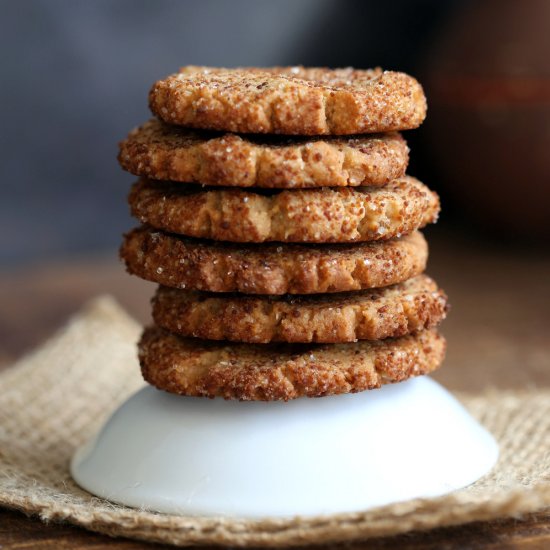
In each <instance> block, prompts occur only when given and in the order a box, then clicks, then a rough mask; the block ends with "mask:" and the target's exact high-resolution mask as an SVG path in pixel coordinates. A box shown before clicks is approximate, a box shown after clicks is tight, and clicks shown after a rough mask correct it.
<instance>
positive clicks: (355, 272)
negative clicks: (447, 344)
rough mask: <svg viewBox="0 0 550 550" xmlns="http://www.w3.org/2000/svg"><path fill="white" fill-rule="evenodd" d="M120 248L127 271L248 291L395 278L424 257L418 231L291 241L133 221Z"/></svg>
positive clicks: (370, 284)
mask: <svg viewBox="0 0 550 550" xmlns="http://www.w3.org/2000/svg"><path fill="white" fill-rule="evenodd" d="M120 255H121V257H122V259H123V260H124V262H125V263H126V269H127V270H128V272H129V273H132V274H134V275H137V276H138V277H141V278H142V279H146V280H148V281H154V282H156V283H159V284H161V285H164V286H169V287H174V288H183V289H189V290H205V291H210V292H243V293H247V294H277V295H279V294H313V293H324V292H344V291H349V290H361V289H365V288H375V287H382V286H388V285H391V284H395V283H399V282H401V281H404V280H406V279H409V278H410V277H413V276H415V275H418V274H420V273H422V272H423V271H424V269H425V267H426V261H427V259H428V246H427V243H426V240H425V239H424V237H423V236H422V234H420V233H419V232H415V233H413V234H411V235H409V236H405V237H402V238H401V239H395V240H391V241H386V242H379V243H356V244H352V245H346V244H334V245H307V246H306V245H297V244H269V245H266V244H264V245H261V246H256V245H254V244H248V245H237V244H232V243H217V242H205V241H198V240H193V239H186V238H182V237H179V236H176V235H170V234H166V233H163V232H161V231H156V230H154V229H152V228H149V227H145V226H144V227H139V228H137V229H134V230H133V231H130V232H129V233H127V234H126V235H125V237H124V241H123V244H122V247H121V249H120Z"/></svg>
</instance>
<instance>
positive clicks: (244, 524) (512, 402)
mask: <svg viewBox="0 0 550 550" xmlns="http://www.w3.org/2000/svg"><path fill="white" fill-rule="evenodd" d="M139 331H140V327H139V326H138V324H137V323H136V322H135V321H134V320H133V319H131V318H130V317H128V315H127V314H126V313H125V312H124V311H123V310H122V309H121V308H120V307H119V306H118V305H117V304H116V303H115V302H114V301H113V300H112V299H110V298H105V297H104V298H99V299H97V300H94V301H93V302H92V303H90V304H89V305H88V306H87V307H85V308H84V310H83V311H82V312H81V313H79V314H78V315H77V316H75V317H74V318H73V319H72V320H71V321H70V323H69V324H68V325H67V326H66V327H65V328H64V329H63V330H61V331H60V332H59V333H58V334H57V335H56V336H54V337H53V338H52V339H51V340H50V341H49V342H47V343H46V344H45V345H44V346H42V347H41V348H40V349H38V350H37V351H35V352H34V353H32V354H30V355H28V356H27V357H24V358H23V359H21V360H20V361H19V362H18V363H17V364H16V365H15V366H14V367H13V368H11V369H8V370H7V371H6V372H4V373H3V374H2V375H1V376H0V390H1V392H0V505H4V506H7V507H10V508H15V509H18V510H22V511H24V512H26V513H29V514H37V515H39V516H40V517H41V518H42V519H43V520H63V521H68V522H71V523H74V524H76V525H80V526H82V527H85V528H87V529H91V530H93V531H98V532H101V533H107V534H110V535H121V536H126V537H132V538H136V539H143V540H149V541H159V542H166V543H172V544H177V545H192V544H223V545H234V546H249V545H250V546H252V545H254V546H286V545H297V544H309V543H328V542H336V541H350V540H357V539H365V538H368V537H373V536H382V535H391V534H397V533H403V532H405V531H410V530H418V529H429V528H432V527H436V526H444V525H456V524H459V523H465V522H470V521H475V520H488V519H493V518H499V517H505V516H517V515H520V514H522V513H526V512H532V511H536V510H540V509H542V508H545V507H546V506H550V483H549V481H550V465H549V462H550V456H549V447H550V445H549V443H550V390H548V389H544V390H533V391H530V392H529V393H515V392H493V393H489V394H487V395H477V396H471V395H461V396H460V398H461V399H462V401H463V402H464V403H465V404H466V406H467V407H468V409H469V410H470V411H471V412H472V413H473V415H474V416H476V417H477V418H478V419H479V420H480V421H481V422H482V423H483V424H484V425H485V426H486V427H487V428H488V429H489V430H490V431H491V432H492V433H493V434H494V435H495V437H496V438H497V439H498V441H499V444H500V448H501V456H500V460H499V462H498V465H497V466H496V467H495V469H494V470H493V471H492V472H491V474H489V475H488V476H486V477H485V478H483V479H481V480H480V481H478V482H477V483H475V484H474V485H472V486H470V487H468V488H467V489H463V490H460V491H457V492H455V493H453V494H451V495H449V496H445V497H441V498H435V499H419V500H414V501H409V502H404V503H401V504H396V505H391V506H385V507H381V508H377V509H373V510H369V511H367V512H357V513H352V514H341V515H337V516H328V517H318V518H314V519H300V518H296V519H291V520H286V519H269V518H267V519H265V520H261V521H252V520H240V519H230V518H204V517H181V516H172V515H165V514H155V513H151V512H145V511H142V510H133V509H130V508H125V507H122V506H117V505H114V504H111V503H109V502H106V501H103V500H100V499H98V498H95V497H93V496H91V495H90V494H88V493H86V492H85V491H83V490H81V489H79V488H78V487H77V486H76V485H75V483H74V482H73V481H72V479H71V477H70V474H69V460H70V458H71V456H72V454H73V452H74V450H75V448H76V447H77V446H78V445H80V444H81V443H82V442H84V441H85V440H87V439H88V438H89V437H90V436H91V435H92V434H94V433H95V432H96V430H97V429H98V428H99V426H100V425H101V423H102V422H103V421H104V420H105V418H106V417H107V416H108V415H109V414H110V413H111V411H113V409H114V408H115V407H116V406H117V405H118V404H119V403H121V402H122V401H123V400H124V399H125V398H126V397H128V395H129V394H131V393H133V392H134V391H135V390H136V389H137V388H138V387H140V385H142V383H143V382H142V381H141V378H140V375H139V369H138V366H137V361H136V351H135V342H136V339H137V337H138V334H139Z"/></svg>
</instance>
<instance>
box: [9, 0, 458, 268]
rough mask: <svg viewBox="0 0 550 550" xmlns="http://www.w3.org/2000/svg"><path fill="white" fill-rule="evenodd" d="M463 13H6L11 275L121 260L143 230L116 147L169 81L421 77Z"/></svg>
mask: <svg viewBox="0 0 550 550" xmlns="http://www.w3.org/2000/svg"><path fill="white" fill-rule="evenodd" d="M457 3H458V2H450V1H449V2H442V1H438V0H432V1H428V0H424V1H405V0H400V1H389V2H380V1H379V0H378V1H374V2H371V1H354V0H273V1H262V0H232V1H229V0H187V1H186V0H179V1H175V0H138V1H136V0H134V1H129V0H96V1H89V0H88V1H84V0H28V1H18V0H13V1H3V2H1V3H0V52H1V56H2V72H1V75H2V76H1V87H0V106H1V107H0V109H1V120H2V122H1V137H0V139H1V143H0V155H1V158H0V161H1V162H0V181H1V189H0V265H3V266H7V265H12V266H13V265H18V264H23V263H29V262H35V261H42V260H45V259H57V258H60V257H66V256H75V255H77V256H78V255H85V254H87V253H96V252H100V251H101V252H103V251H104V252H105V253H112V254H113V255H114V254H115V251H116V248H117V247H118V244H119V241H120V233H121V232H123V231H124V230H126V229H128V228H130V227H131V226H132V225H133V222H132V221H131V220H130V218H129V216H128V213H127V206H126V200H125V195H126V193H127V190H128V186H129V185H130V183H131V182H132V180H133V178H132V177H131V176H130V175H128V174H125V173H123V172H122V171H121V170H120V169H119V168H118V166H117V163H116V159H115V157H116V152H117V147H116V143H117V141H118V140H120V139H121V138H123V137H124V136H125V135H126V133H127V132H128V131H129V130H130V129H131V128H132V127H133V126H135V125H137V124H139V123H141V122H143V121H144V120H146V119H147V118H148V117H149V116H150V115H149V113H148V110H147V105H146V103H147V92H148V90H149V88H150V86H151V84H152V83H153V82H154V81H155V80H156V79H158V78H161V77H163V76H165V75H167V74H169V73H171V72H174V71H175V70H176V69H177V68H178V67H179V66H181V65H186V64H206V65H208V64H210V65H218V66H236V65H273V64H283V65H284V64H299V63H302V64H305V65H327V66H342V65H354V66H357V67H370V66H373V65H382V66H383V67H384V68H388V69H399V70H405V71H411V72H413V74H414V73H415V71H416V69H417V66H418V64H419V63H420V61H421V60H422V58H423V56H425V54H426V50H427V49H428V48H429V43H430V38H431V36H432V35H433V33H434V31H435V30H437V27H438V25H439V23H440V21H442V20H444V19H445V18H446V17H449V14H450V13H451V8H453V6H455V5H456V4H457ZM414 139H415V138H414V137H412V139H410V140H409V141H410V142H411V145H412V146H413V147H414ZM418 158H420V157H418ZM413 161H415V157H414V156H413ZM415 162H416V163H417V166H416V167H415V166H414V164H413V168H416V172H415V173H416V174H417V175H421V172H422V163H421V159H420V160H416V161H415ZM419 172H420V174H419Z"/></svg>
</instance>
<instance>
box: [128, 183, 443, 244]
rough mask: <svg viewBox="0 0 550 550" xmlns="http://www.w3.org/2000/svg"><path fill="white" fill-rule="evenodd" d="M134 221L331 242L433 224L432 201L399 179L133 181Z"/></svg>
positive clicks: (203, 232) (418, 186) (209, 234)
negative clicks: (295, 185)
mask: <svg viewBox="0 0 550 550" xmlns="http://www.w3.org/2000/svg"><path fill="white" fill-rule="evenodd" d="M128 201H129V203H130V207H131V210H132V214H133V215H134V216H135V217H136V218H138V219H139V220H140V221H141V222H143V223H146V224H148V225H151V226H152V227H156V228H157V229H162V230H164V231H168V232H171V233H177V234H180V235H187V236H190V237H196V238H202V239H214V240H217V241H232V242H254V243H262V242H266V241H277V242H309V243H333V242H354V241H375V240H386V239H391V238H393V237H396V236H397V237H398V236H400V235H406V234H408V233H411V232H412V231H414V230H415V229H418V228H420V227H424V226H425V225H426V224H428V223H430V222H434V221H436V219H437V216H438V213H439V198H438V196H437V195H436V194H435V193H433V192H432V191H430V190H429V189H428V188H427V187H426V186H425V185H424V184H422V183H421V182H419V181H418V180H416V179H415V178H412V177H410V176H405V177H403V178H399V179H396V180H394V181H392V182H391V183H389V184H388V185H385V186H384V187H353V188H351V187H339V188H329V187H324V188H322V189H299V190H289V191H277V192H273V191H269V192H260V191H259V190H255V191H250V190H241V189H212V188H210V189H200V188H199V189H197V190H189V187H182V185H180V184H177V183H171V182H158V181H153V180H146V179H143V180H140V181H138V182H137V183H136V184H135V185H134V186H133V188H132V190H131V192H130V196H129V198H128Z"/></svg>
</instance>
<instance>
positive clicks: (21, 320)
mask: <svg viewBox="0 0 550 550" xmlns="http://www.w3.org/2000/svg"><path fill="white" fill-rule="evenodd" d="M443 233H444V232H438V231H435V232H434V235H433V236H432V235H429V239H430V243H431V259H430V266H429V270H428V272H429V273H430V274H431V275H433V276H434V277H435V278H436V279H437V281H438V282H439V283H440V285H441V286H442V287H444V288H445V290H446V291H447V293H448V294H449V296H450V298H451V303H452V310H451V313H450V316H449V319H448V320H447V321H445V324H444V329H443V332H444V333H445V335H446V336H447V338H448V340H449V350H448V355H447V360H446V363H445V365H444V367H443V368H442V369H441V370H440V371H439V372H438V373H437V374H436V375H435V378H437V379H438V380H439V381H440V382H442V383H443V384H444V385H446V386H447V387H448V388H449V389H451V390H465V391H481V390H483V389H485V388H486V387H488V386H491V387H495V388H502V389H506V388H520V387H521V388H532V387H535V386H542V385H550V255H549V254H548V253H547V254H546V255H541V247H538V248H533V250H531V251H526V250H525V249H524V247H523V246H522V247H515V248H514V247H512V246H502V245H501V246H499V247H496V246H495V245H490V244H487V243H485V244H484V243H480V242H477V240H472V239H470V240H469V241H468V240H465V239H464V238H463V237H458V236H456V235H453V234H452V233H450V232H445V234H443ZM548 252H550V250H549V251H548ZM152 291H153V285H151V284H150V283H146V282H144V281H140V280H138V279H136V278H134V277H129V276H127V275H126V274H125V273H124V270H123V268H122V266H121V265H120V264H118V263H117V261H116V260H115V259H113V258H112V257H95V258H82V259H80V260H74V261H70V262H63V263H52V264H49V265H39V266H29V267H25V268H20V269H17V270H11V271H7V272H5V273H3V274H2V275H0V304H1V308H0V368H2V367H6V366H7V365H8V364H9V363H10V362H11V361H13V360H14V359H15V358H16V357H18V356H19V355H20V354H21V353H23V352H24V351H26V350H28V349H30V348H32V347H33V346H35V345H38V344H39V343H40V342H41V341H42V340H43V339H44V338H45V337H47V336H49V335H51V334H52V332H53V331H54V330H55V329H56V328H57V327H59V326H60V325H62V324H63V322H64V320H65V318H66V317H67V316H68V315H69V314H71V313H74V312H75V311H77V310H78V309H79V308H80V306H81V305H82V303H83V302H84V301H85V300H87V299H88V298H91V297H92V296H95V295H97V294H100V293H110V294H112V295H114V296H115V297H116V298H117V299H118V300H119V301H120V302H121V303H122V304H123V305H124V306H125V307H126V308H127V309H128V310H129V311H130V312H131V313H132V314H134V315H135V316H136V317H137V318H138V319H140V320H141V321H143V322H146V321H147V319H148V317H149V297H150V295H151V294H152ZM107 545H109V547H110V548H115V549H117V548H120V549H130V548H132V549H133V548H146V547H151V548H154V547H158V548H160V547H159V546H158V545H148V544H144V543H141V542H133V541H128V540H123V539H117V540H116V541H115V540H113V539H111V538H109V537H106V536H102V535H97V534H93V533H88V532H86V531H84V530H82V529H79V528H76V527H72V526H69V525H60V524H56V525H45V524H42V523H41V522H40V521H38V520H36V519H31V518H27V517H25V516H24V515H23V514H20V513H17V512H12V511H7V510H0V548H2V550H5V549H7V548H9V549H11V548H94V549H97V548H103V547H105V546H107ZM352 548H357V549H359V548H365V549H366V548H372V549H379V548H380V549H381V548H384V549H389V548H391V549H398V548H399V549H413V548H414V549H436V548H438V549H439V548H445V549H458V548H461V549H462V548H468V549H474V548H484V549H485V548H495V549H497V548H498V549H505V548H506V549H508V548H522V549H535V548H537V549H538V548H540V549H547V548H550V512H546V513H545V512H542V513H539V514H534V515H531V516H529V517H527V518H522V519H521V520H517V519H516V520H502V521H494V522H486V523H476V524H468V525H465V526H461V527H453V528H445V529H438V530H435V531H431V532H428V533H413V534H407V535H402V536H398V537H390V538H382V539H376V540H370V541H368V542H366V543H362V544H356V545H354V546H352Z"/></svg>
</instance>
